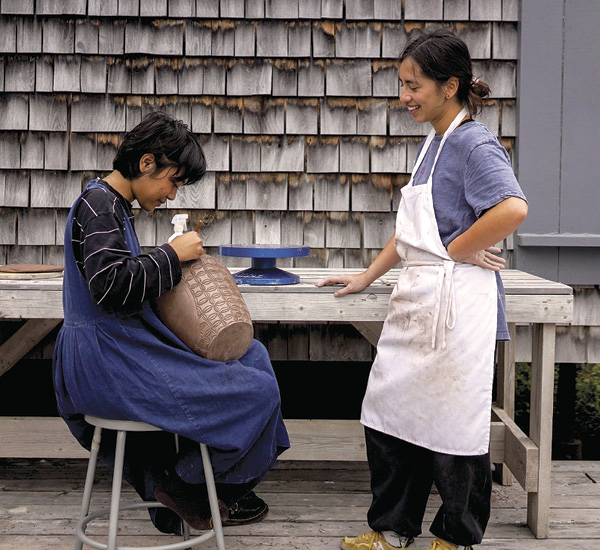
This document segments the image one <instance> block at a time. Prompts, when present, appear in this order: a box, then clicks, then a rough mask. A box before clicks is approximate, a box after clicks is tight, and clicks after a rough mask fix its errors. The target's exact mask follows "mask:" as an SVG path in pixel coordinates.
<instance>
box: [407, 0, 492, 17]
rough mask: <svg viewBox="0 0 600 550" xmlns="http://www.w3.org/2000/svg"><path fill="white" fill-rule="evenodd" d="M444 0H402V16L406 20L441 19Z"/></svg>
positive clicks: (481, 0)
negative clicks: (425, 0)
mask: <svg viewBox="0 0 600 550" xmlns="http://www.w3.org/2000/svg"><path fill="white" fill-rule="evenodd" d="M485 1H486V0H477V1H476V2H472V3H471V5H473V3H475V4H477V3H478V2H485ZM443 12H444V2H443V0H428V1H427V2H424V1H423V0H404V17H405V19H406V20H408V21H441V20H442V19H443Z"/></svg>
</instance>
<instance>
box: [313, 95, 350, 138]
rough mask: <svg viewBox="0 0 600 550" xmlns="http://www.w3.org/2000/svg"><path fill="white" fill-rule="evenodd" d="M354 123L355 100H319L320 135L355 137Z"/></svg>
mask: <svg viewBox="0 0 600 550" xmlns="http://www.w3.org/2000/svg"><path fill="white" fill-rule="evenodd" d="M356 121H357V113H356V101H355V100H351V99H348V100H344V99H342V100H335V99H327V100H321V134H322V135H335V136H339V135H355V134H356V127H357V126H356Z"/></svg>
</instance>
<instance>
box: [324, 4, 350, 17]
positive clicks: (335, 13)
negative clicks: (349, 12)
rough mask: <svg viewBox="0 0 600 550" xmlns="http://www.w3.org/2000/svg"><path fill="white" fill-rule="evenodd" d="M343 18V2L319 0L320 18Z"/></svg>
mask: <svg viewBox="0 0 600 550" xmlns="http://www.w3.org/2000/svg"><path fill="white" fill-rule="evenodd" d="M343 16H344V0H321V17H322V18H323V19H342V17H343Z"/></svg>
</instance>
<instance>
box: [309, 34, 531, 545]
mask: <svg viewBox="0 0 600 550" xmlns="http://www.w3.org/2000/svg"><path fill="white" fill-rule="evenodd" d="M400 80H401V83H402V91H401V94H400V100H401V101H402V103H403V104H404V105H405V106H406V108H407V109H408V112H409V113H410V115H411V116H412V117H413V118H414V120H415V121H417V122H421V123H425V122H428V123H430V124H431V125H432V129H431V132H430V134H429V136H428V137H427V139H426V140H425V141H424V143H423V144H422V146H421V148H420V150H419V154H418V157H417V160H416V163H415V167H414V169H413V172H412V178H411V181H410V182H409V183H408V184H407V185H406V186H405V187H404V188H403V189H402V199H401V201H400V205H399V208H398V216H397V221H396V231H395V234H394V236H393V237H392V238H391V239H390V241H389V242H388V243H387V245H386V246H385V248H384V249H383V251H382V252H381V253H380V254H379V256H378V257H377V258H376V259H375V260H374V261H373V263H372V264H371V265H370V266H369V268H368V269H367V270H366V271H364V272H363V273H361V274H359V275H342V276H336V277H331V278H328V279H326V280H324V281H321V282H320V283H319V286H322V285H324V284H337V283H341V284H344V285H345V288H343V289H340V290H338V291H337V292H335V295H336V296H343V295H344V294H347V293H348V292H357V291H360V290H363V289H364V288H365V287H367V286H368V285H369V284H371V283H372V282H373V281H374V280H376V279H377V278H378V277H380V276H381V275H383V274H384V273H386V272H387V271H388V270H389V269H390V268H392V267H394V266H395V265H396V264H397V263H398V262H400V261H402V267H403V269H402V270H401V272H400V275H399V277H398V282H397V284H396V287H395V288H394V291H393V293H392V295H391V298H390V304H389V310H388V315H387V318H386V321H385V323H384V327H383V332H382V334H381V338H380V339H379V344H378V347H377V357H376V359H375V361H374V363H373V367H372V370H371V373H370V377H369V382H368V385H367V390H366V394H365V398H364V401H363V405H362V413H361V422H362V423H363V424H364V426H365V437H366V443H367V455H368V459H369V468H370V471H371V488H372V492H373V501H372V504H371V507H370V509H369V512H368V516H367V519H368V523H369V526H370V527H371V529H372V531H370V532H368V533H364V534H363V535H360V536H358V537H355V538H349V537H346V538H345V539H344V540H342V543H341V547H342V548H343V549H345V550H390V549H391V548H408V547H409V546H411V544H412V543H413V541H414V537H416V536H417V535H419V534H420V533H421V524H422V521H423V515H424V512H425V506H426V503H427V500H428V497H429V493H430V490H431V487H432V482H435V485H436V487H437V489H438V491H439V493H440V496H441V498H442V506H441V507H440V509H439V511H438V513H437V515H436V517H435V519H434V521H433V523H432V525H431V528H430V530H431V532H432V533H433V534H434V535H435V539H434V540H433V542H432V543H431V546H430V550H455V549H456V548H461V549H462V548H469V547H470V546H471V545H473V544H478V543H479V542H481V540H482V537H483V534H484V531H485V528H486V525H487V522H488V519H489V514H490V495H491V471H490V456H489V430H490V411H491V394H492V378H493V372H494V350H495V342H496V339H497V338H500V339H506V338H507V337H508V332H507V326H506V320H505V317H504V308H503V289H502V286H501V281H500V278H499V276H498V273H497V271H498V270H499V269H501V268H502V267H503V263H504V260H503V259H501V258H500V257H498V256H496V254H497V253H498V252H499V249H497V248H495V247H493V245H494V244H495V243H498V242H500V241H502V239H504V238H505V237H507V236H508V235H510V234H511V233H512V232H513V231H514V230H515V229H516V228H517V227H518V226H519V225H520V224H521V222H522V221H523V220H524V219H525V216H526V215H527V203H526V201H525V197H524V196H523V193H522V191H521V189H520V187H519V185H518V183H517V181H516V179H515V176H514V174H513V171H512V169H511V166H510V161H509V157H508V154H507V152H506V151H505V150H504V148H503V147H502V146H501V145H500V144H499V142H498V140H497V139H496V137H495V136H494V135H492V134H491V133H490V132H489V131H488V129H487V128H486V127H485V126H484V125H483V124H481V123H479V122H475V121H474V120H473V118H472V117H473V116H474V115H475V114H476V112H477V111H478V108H479V107H480V105H481V98H482V97H485V96H486V95H487V94H488V93H489V87H488V86H487V85H486V84H484V83H483V82H479V81H477V80H474V79H473V73H472V68H471V57H470V55H469V51H468V49H467V46H466V45H465V44H464V42H463V41H462V40H460V39H459V38H457V37H456V36H455V35H454V34H452V33H451V32H449V31H447V30H440V31H437V32H433V33H430V34H424V33H420V34H419V35H418V37H417V38H413V39H412V40H411V41H410V42H409V44H408V45H407V47H406V49H405V51H404V52H403V54H402V56H401V57H400Z"/></svg>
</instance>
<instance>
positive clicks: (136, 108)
mask: <svg viewBox="0 0 600 550" xmlns="http://www.w3.org/2000/svg"><path fill="white" fill-rule="evenodd" d="M141 121H142V98H141V96H129V97H128V98H127V101H126V102H125V131H126V132H129V130H133V129H134V128H135V127H136V126H137V125H138V124H139V123H140V122H141Z"/></svg>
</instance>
